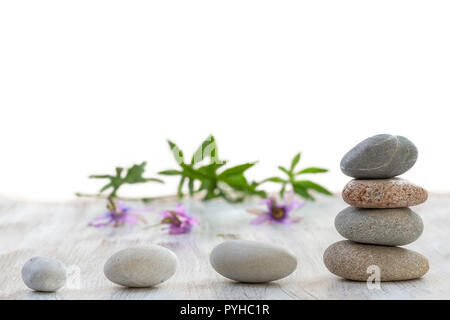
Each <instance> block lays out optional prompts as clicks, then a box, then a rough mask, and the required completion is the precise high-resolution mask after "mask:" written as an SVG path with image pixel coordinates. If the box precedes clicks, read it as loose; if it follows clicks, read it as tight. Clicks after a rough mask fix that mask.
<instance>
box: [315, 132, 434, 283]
mask: <svg viewBox="0 0 450 320" xmlns="http://www.w3.org/2000/svg"><path fill="white" fill-rule="evenodd" d="M416 160H417V148H416V146H415V145H414V144H413V143H412V142H411V141H409V140H408V139H406V138H405V137H402V136H393V135H388V134H380V135H376V136H373V137H370V138H368V139H366V140H364V141H362V142H360V143H359V144H358V145H356V146H355V147H354V148H353V149H351V150H350V151H349V152H348V153H347V154H346V155H345V156H344V158H343V159H342V161H341V170H342V172H344V174H346V175H348V176H351V177H353V178H355V179H354V180H351V181H350V182H349V183H348V184H347V185H346V186H345V187H344V190H343V191H342V197H343V199H344V201H345V202H346V203H348V204H349V205H350V207H347V208H346V209H344V210H343V211H341V212H340V213H339V214H338V215H337V216H336V219H335V227H336V229H337V231H338V232H339V233H340V234H341V235H342V236H343V237H344V238H346V239H348V240H344V241H339V242H336V243H334V244H332V245H331V246H330V247H328V249H327V250H326V251H325V253H324V263H325V265H326V267H327V268H328V270H330V271H331V272H332V273H334V274H335V275H337V276H340V277H342V278H345V279H349V280H357V281H367V280H368V278H369V277H370V276H371V275H372V274H373V273H374V272H376V271H378V272H379V280H380V281H396V280H409V279H415V278H419V277H421V276H423V275H424V274H425V273H426V272H427V271H428V268H429V265H428V260H427V259H426V258H425V257H424V256H422V255H421V254H419V253H417V252H414V251H411V250H408V249H405V248H400V247H398V246H403V245H407V244H409V243H412V242H413V241H415V240H417V239H418V238H419V237H420V235H421V234H422V231H423V223H422V219H421V218H420V216H418V215H417V214H416V213H415V212H414V211H412V210H411V209H410V208H409V207H411V206H415V205H418V204H421V203H423V202H425V201H426V199H427V196H428V194H427V192H426V190H424V189H423V188H421V187H419V186H417V185H414V184H412V183H410V182H408V181H406V180H404V179H401V178H397V177H396V176H398V175H401V174H403V173H405V172H406V171H408V170H409V169H411V167H412V166H413V165H414V163H415V162H416ZM376 268H378V269H376Z"/></svg>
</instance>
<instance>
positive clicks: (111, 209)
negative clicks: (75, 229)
mask: <svg viewBox="0 0 450 320" xmlns="http://www.w3.org/2000/svg"><path fill="white" fill-rule="evenodd" d="M107 208H108V212H106V213H105V214H104V215H102V216H99V217H97V218H95V219H94V220H92V221H91V222H90V223H89V225H90V226H92V227H97V228H99V227H106V226H108V225H112V226H114V227H119V226H122V225H125V224H128V225H136V224H138V223H139V222H143V223H146V220H145V218H144V217H142V216H141V215H140V214H139V213H138V212H139V211H148V210H151V208H149V207H146V208H142V209H132V208H131V207H128V206H126V205H125V203H124V202H123V201H118V202H117V203H116V201H115V200H113V199H108V205H107Z"/></svg>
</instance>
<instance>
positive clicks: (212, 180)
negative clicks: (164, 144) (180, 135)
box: [159, 135, 266, 202]
mask: <svg viewBox="0 0 450 320" xmlns="http://www.w3.org/2000/svg"><path fill="white" fill-rule="evenodd" d="M168 144H169V147H170V150H171V151H172V154H173V156H174V158H175V160H176V161H177V163H178V165H179V167H180V168H179V169H178V170H176V169H171V170H164V171H161V172H159V174H161V175H167V176H180V181H179V183H178V189H177V194H178V196H179V197H180V198H182V197H183V196H184V193H183V186H184V185H185V183H187V185H188V190H189V194H190V195H191V196H192V195H194V194H198V193H202V194H204V196H203V200H211V199H215V198H223V199H225V200H226V201H229V202H240V201H243V200H244V198H245V197H246V196H248V195H257V196H260V197H265V196H266V192H265V191H263V190H257V185H256V184H251V183H249V182H248V180H247V178H246V177H245V172H246V171H247V170H248V169H250V168H251V167H253V166H254V165H255V163H256V162H251V163H244V164H240V165H237V166H234V167H231V168H227V169H224V166H225V165H226V164H227V162H226V161H222V160H220V159H219V157H218V151H217V143H216V140H215V139H214V137H213V136H212V135H211V136H209V137H207V138H206V139H205V140H204V141H203V142H202V144H201V145H200V146H199V147H198V148H197V150H196V151H195V153H194V155H193V156H192V158H191V161H190V162H189V163H186V162H185V157H184V154H183V152H182V151H181V149H180V148H178V146H177V145H176V144H175V143H173V142H172V141H170V140H169V141H168ZM207 159H209V163H207V164H205V163H204V162H205V161H204V160H207ZM222 169H223V170H222Z"/></svg>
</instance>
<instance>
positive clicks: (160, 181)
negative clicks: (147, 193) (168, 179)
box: [144, 178, 164, 183]
mask: <svg viewBox="0 0 450 320" xmlns="http://www.w3.org/2000/svg"><path fill="white" fill-rule="evenodd" d="M144 180H145V182H158V183H164V181H163V180H161V179H158V178H144Z"/></svg>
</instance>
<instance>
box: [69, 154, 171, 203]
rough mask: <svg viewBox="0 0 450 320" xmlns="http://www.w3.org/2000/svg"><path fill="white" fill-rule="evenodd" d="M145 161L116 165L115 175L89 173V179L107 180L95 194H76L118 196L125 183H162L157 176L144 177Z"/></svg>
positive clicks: (111, 197) (78, 194)
mask: <svg viewBox="0 0 450 320" xmlns="http://www.w3.org/2000/svg"><path fill="white" fill-rule="evenodd" d="M146 164H147V163H146V162H145V161H144V162H142V163H141V164H134V165H133V166H131V167H130V168H122V167H116V170H115V171H116V172H115V175H109V174H101V175H91V176H89V178H91V179H108V180H109V182H108V183H106V184H105V185H104V186H103V187H102V188H101V189H100V191H99V193H98V194H97V195H89V194H83V193H76V195H77V196H80V197H86V196H87V197H89V196H93V197H106V198H108V199H115V198H120V197H118V195H117V192H118V191H119V189H120V188H121V187H122V186H124V185H126V184H137V183H147V182H157V183H164V181H162V180H161V179H158V178H145V177H143V174H144V172H145V166H146ZM108 189H110V190H111V191H110V192H109V194H107V195H106V196H104V194H103V193H104V192H105V191H106V190H108ZM149 199H150V198H141V199H139V200H144V201H149Z"/></svg>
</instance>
